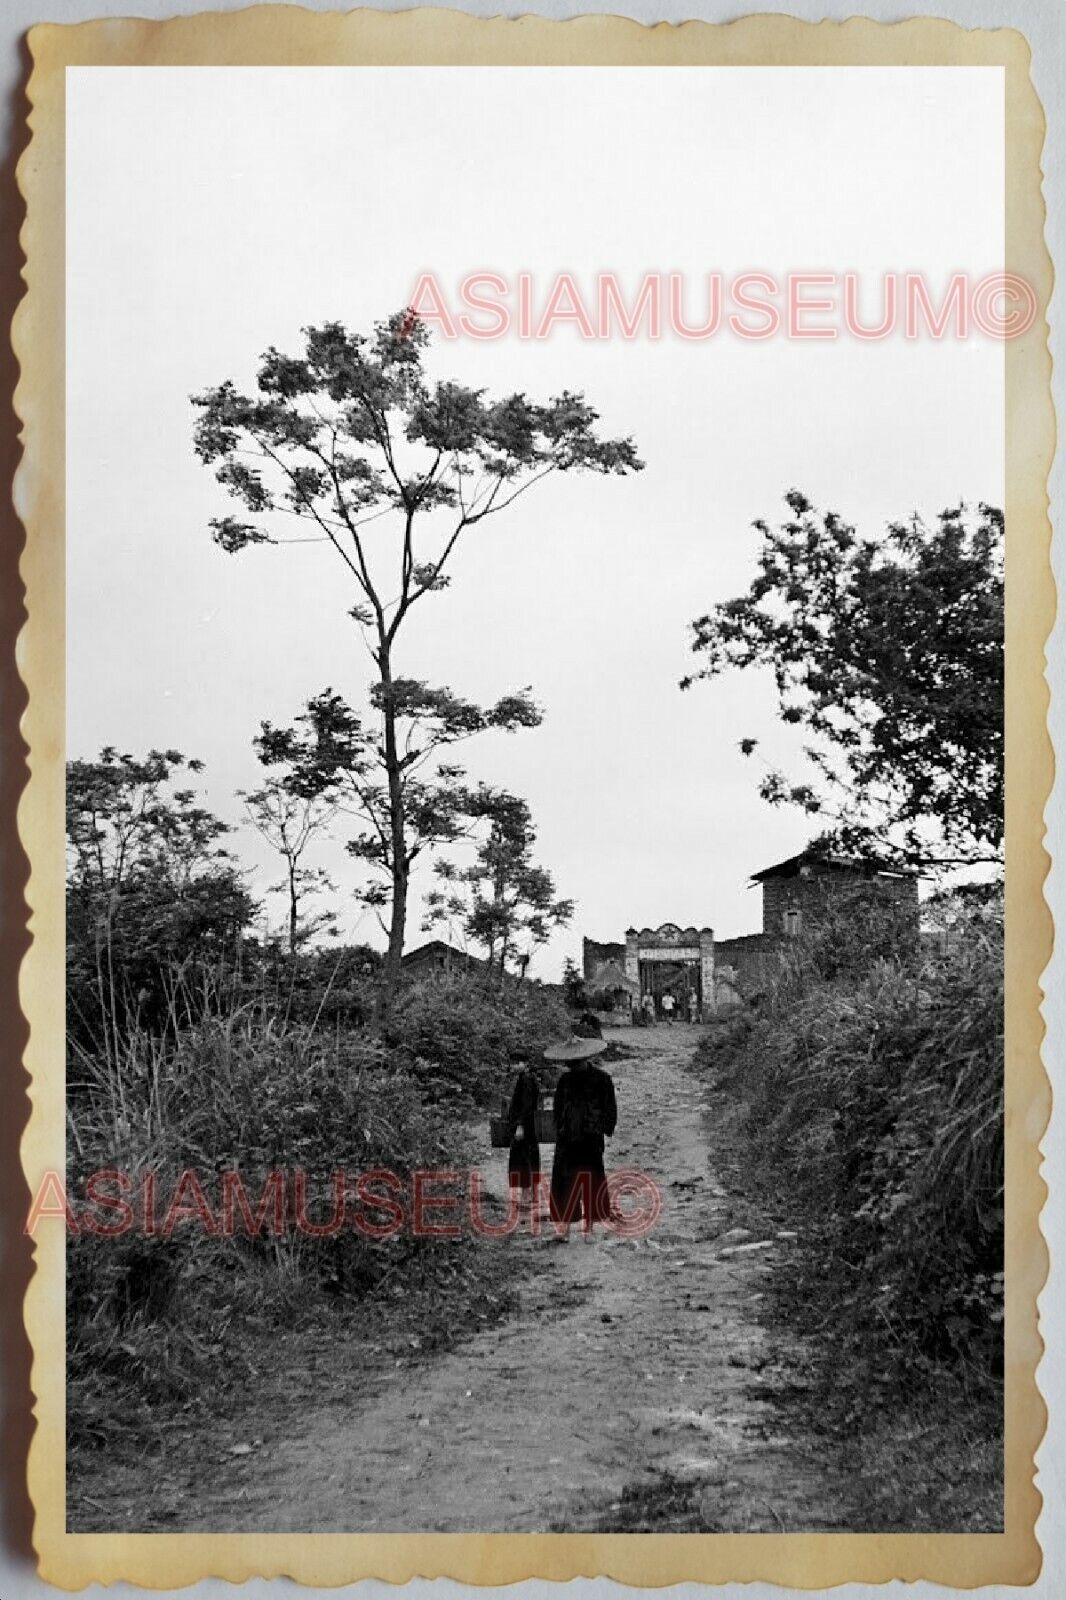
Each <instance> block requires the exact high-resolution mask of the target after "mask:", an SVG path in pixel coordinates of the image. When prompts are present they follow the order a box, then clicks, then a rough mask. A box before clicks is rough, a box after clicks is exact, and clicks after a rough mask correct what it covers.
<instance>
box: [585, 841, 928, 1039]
mask: <svg viewBox="0 0 1066 1600" xmlns="http://www.w3.org/2000/svg"><path fill="white" fill-rule="evenodd" d="M751 882H752V883H753V884H757V885H758V886H759V889H760V892H761V896H762V919H761V920H762V926H761V928H760V930H759V932H758V933H748V934H742V935H741V936H740V937H739V938H735V939H717V940H716V939H715V936H714V932H713V930H712V929H711V928H709V927H703V928H695V927H686V928H682V927H680V926H678V924H676V923H672V922H665V923H662V924H661V925H660V926H659V927H657V928H650V927H646V928H628V929H627V930H626V936H625V941H624V943H623V942H621V941H619V942H616V943H601V942H599V941H597V940H594V939H586V940H585V941H584V977H585V984H586V987H587V988H588V989H590V990H597V989H608V990H610V989H611V987H612V985H615V986H619V993H620V994H621V989H620V985H619V976H620V975H621V977H622V979H623V980H624V983H625V991H624V992H625V993H626V994H627V995H628V1000H627V1001H626V1002H625V1003H626V1004H637V1003H639V1001H640V999H642V998H643V996H644V995H646V994H651V995H652V996H653V997H654V998H655V1001H656V1005H657V1006H658V1005H659V1004H661V1000H662V997H663V995H664V994H666V993H670V994H672V995H673V996H674V998H675V1000H676V1001H677V1002H678V1004H679V1006H680V1007H681V1008H682V1010H681V1014H682V1015H687V1007H688V999H689V996H690V994H692V993H695V995H696V1000H697V1006H698V1010H699V1015H700V1016H702V1017H704V1018H709V1017H713V1016H718V1015H721V1014H722V1013H723V1012H727V1011H729V1010H732V1009H734V1008H735V1007H737V1006H739V1005H743V1004H744V1002H745V1001H746V1000H747V999H749V998H750V997H751V996H752V995H754V994H757V993H758V992H759V991H760V990H762V989H764V988H765V987H766V985H767V984H768V983H769V982H770V980H771V979H772V977H773V975H774V973H775V972H776V971H777V970H778V968H779V967H780V965H781V961H782V959H783V957H784V955H785V953H786V952H787V950H788V948H789V946H790V943H791V941H793V940H796V939H802V938H803V937H804V936H805V935H806V934H809V933H811V932H812V931H814V930H815V929H816V928H817V927H818V925H819V923H821V922H823V921H824V919H825V918H826V917H827V916H829V915H831V914H832V913H833V911H834V910H836V909H839V908H840V907H841V906H853V905H854V904H855V903H856V900H858V901H859V902H860V903H862V902H866V903H872V904H876V905H881V906H884V907H885V908H886V910H889V909H890V910H891V911H892V913H893V914H894V915H895V916H896V917H902V919H903V921H904V925H905V926H907V925H910V924H913V936H914V940H915V943H917V941H918V938H919V932H918V876H917V874H916V873H913V872H906V871H903V870H901V869H899V868H897V867H895V866H892V865H890V864H889V863H886V862H884V861H879V860H877V859H875V858H873V857H853V856H842V855H834V854H831V853H828V852H826V851H824V850H821V849H818V848H815V847H809V848H808V849H806V850H803V851H801V852H800V853H799V854H798V855H795V856H790V857H789V858H788V859H787V860H785V861H778V862H775V863H774V864H773V865H772V866H769V867H763V868H762V869H761V870H760V871H759V872H755V873H753V874H752V878H751Z"/></svg>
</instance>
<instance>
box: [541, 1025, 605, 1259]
mask: <svg viewBox="0 0 1066 1600" xmlns="http://www.w3.org/2000/svg"><path fill="white" fill-rule="evenodd" d="M606 1048H607V1046H606V1045H605V1044H604V1042H603V1040H602V1039H579V1038H573V1039H570V1040H568V1041H567V1043H566V1044H559V1045H553V1046H552V1047H551V1048H550V1049H548V1050H545V1052H544V1057H545V1060H547V1061H558V1062H561V1063H562V1065H563V1069H564V1070H563V1074H562V1076H561V1077H560V1079H559V1082H558V1083H557V1085H556V1088H555V1102H554V1112H555V1159H554V1161H553V1163H552V1177H551V1195H550V1202H551V1218H552V1221H553V1222H555V1223H557V1224H559V1225H560V1226H561V1229H562V1231H561V1232H560V1233H559V1234H558V1235H557V1237H558V1238H560V1239H566V1238H568V1237H569V1232H570V1223H571V1222H573V1221H576V1220H577V1219H578V1218H579V1217H581V1218H582V1219H583V1221H584V1225H585V1231H586V1233H590V1232H591V1231H592V1226H593V1223H594V1222H607V1221H609V1220H610V1214H611V1204H610V1195H609V1193H608V1190H607V1175H606V1173H605V1172H604V1167H603V1149H604V1140H605V1139H609V1138H610V1137H611V1135H612V1134H613V1133H614V1130H615V1127H616V1125H617V1122H618V1106H617V1103H616V1101H615V1094H614V1083H613V1081H612V1079H611V1075H610V1073H608V1072H604V1071H603V1069H602V1067H596V1066H593V1064H592V1062H593V1057H594V1056H598V1055H602V1054H603V1052H604V1051H605V1050H606Z"/></svg>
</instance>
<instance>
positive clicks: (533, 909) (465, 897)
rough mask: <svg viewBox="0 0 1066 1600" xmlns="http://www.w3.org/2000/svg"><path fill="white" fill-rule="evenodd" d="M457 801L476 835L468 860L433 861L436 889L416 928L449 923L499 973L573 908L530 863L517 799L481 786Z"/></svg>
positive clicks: (532, 837) (528, 827) (528, 833)
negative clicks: (462, 863)
mask: <svg viewBox="0 0 1066 1600" xmlns="http://www.w3.org/2000/svg"><path fill="white" fill-rule="evenodd" d="M457 804H458V805H459V808H460V811H461V813H462V815H463V816H464V818H466V819H468V821H469V825H470V830H471V831H472V832H473V833H474V835H475V836H476V837H477V838H478V843H477V848H476V850H475V853H474V859H473V861H472V862H470V864H469V865H468V866H466V867H459V866H457V865H456V864H455V863H454V862H452V861H449V860H447V859H440V860H438V861H437V862H436V863H435V867H434V871H435V872H436V876H437V880H438V883H439V885H440V887H439V888H436V889H434V890H432V891H431V893H430V894H428V895H427V896H426V917H425V922H424V924H423V926H424V927H425V928H426V929H427V930H428V929H430V928H432V927H434V926H436V925H437V924H438V923H440V922H450V923H452V924H454V925H456V926H457V927H458V928H459V929H460V930H461V932H462V934H463V935H464V937H465V938H467V939H469V940H470V941H471V942H472V943H473V944H474V945H476V946H478V947H479V948H480V949H482V950H484V951H486V953H487V955H488V958H489V962H490V964H491V965H493V966H495V967H497V968H498V969H499V971H500V972H501V973H502V972H504V971H505V970H506V964H507V961H508V959H512V960H517V961H518V962H520V963H525V962H528V960H529V957H530V955H531V954H532V952H533V951H534V950H535V949H536V948H537V946H538V945H542V944H544V943H546V941H547V940H548V939H549V938H550V937H551V934H552V931H553V930H554V929H556V928H562V927H565V926H566V924H567V923H568V922H569V921H570V919H571V917H572V916H573V914H574V903H573V901H572V900H563V899H560V898H559V897H558V896H557V895H556V892H555V884H554V882H553V880H552V876H551V874H550V873H549V872H547V871H546V870H545V869H544V868H543V867H540V866H538V865H537V864H536V863H535V862H534V860H533V846H534V844H535V843H536V837H537V836H536V830H535V829H534V827H533V819H532V817H531V815H530V810H529V806H528V805H527V804H526V802H525V801H524V800H521V799H519V797H518V796H517V795H513V794H508V793H507V792H506V790H503V789H496V788H493V787H491V786H490V785H488V784H484V783H482V784H479V785H478V786H477V788H476V789H473V790H469V791H466V792H465V793H463V794H461V795H459V796H458V797H457Z"/></svg>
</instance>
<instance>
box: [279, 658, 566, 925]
mask: <svg viewBox="0 0 1066 1600" xmlns="http://www.w3.org/2000/svg"><path fill="white" fill-rule="evenodd" d="M387 692H388V695H389V699H390V703H391V706H392V710H393V716H394V719H395V728H396V743H397V749H398V751H399V758H398V762H399V785H400V798H401V801H402V804H403V809H404V819H405V826H404V830H403V856H402V859H401V861H400V862H399V867H400V870H401V872H402V875H403V877H404V879H405V881H406V879H407V878H408V877H409V876H410V872H411V868H412V866H413V865H414V863H415V862H416V861H417V860H418V858H419V857H420V856H422V855H423V854H424V853H425V852H426V851H427V850H429V849H432V848H436V847H438V846H441V845H444V844H448V843H451V842H452V841H454V840H455V839H457V838H459V837H460V835H461V834H462V833H463V831H464V829H465V828H466V826H467V822H468V815H469V796H468V791H467V789H466V787H465V783H464V779H465V773H464V771H463V768H462V767H460V766H458V765H457V764H456V763H455V762H454V761H446V760H443V759H441V756H442V752H445V751H448V750H450V749H451V748H453V747H454V746H455V745H458V744H460V743H462V742H463V741H464V740H466V739H470V738H473V737H474V735H475V734H478V733H483V732H485V731H487V730H488V729H496V730H497V731H501V732H514V731H515V730H516V729H518V728H532V727H536V726H537V724H538V723H539V721H540V711H539V710H538V708H537V706H536V705H535V704H534V703H533V700H532V698H531V696H530V693H529V691H528V690H527V689H522V690H518V691H517V692H515V693H512V694H508V695H505V696H503V698H502V699H500V700H498V701H497V702H496V704H495V705H493V706H489V707H487V708H486V707H481V706H477V705H475V704H474V703H473V702H472V701H469V700H464V699H462V698H460V697H459V696H458V695H455V694H453V693H452V691H451V690H450V689H431V688H429V687H428V686H427V685H426V684H424V683H421V682H419V681H418V680H416V679H411V678H398V679H395V680H394V681H393V683H392V684H391V685H390V687H389V689H388V691H387ZM385 693H386V691H385V690H383V689H382V687H381V685H380V684H375V685H374V686H373V688H372V689H371V693H370V702H371V708H372V710H376V709H377V708H378V707H379V706H380V704H381V701H382V698H383V695H384V694H385ZM255 745H256V750H257V752H258V755H259V759H260V760H261V761H262V762H263V763H264V765H265V766H268V767H274V766H277V767H280V768H281V776H280V778H279V782H280V784H281V786H282V787H283V788H284V789H285V790H286V791H287V792H288V793H289V794H290V795H291V796H292V798H293V799H294V800H295V801H296V802H298V803H313V804H319V805H322V804H326V805H328V806H330V807H331V808H333V809H334V810H336V811H337V812H340V813H341V814H342V815H346V816H348V817H351V818H353V819H354V820H355V821H356V822H357V823H359V824H360V831H359V832H358V833H357V834H355V835H354V837H352V838H351V839H350V840H349V841H348V844H347V849H348V851H349V854H351V855H352V856H354V857H355V858H356V860H358V861H360V862H361V863H362V864H363V865H364V866H365V867H367V868H368V870H369V877H368V879H367V881H366V882H365V883H364V884H362V886H361V887H360V889H359V890H358V891H357V892H358V895H359V898H360V899H361V900H362V902H363V903H364V904H365V905H369V906H373V907H381V906H384V905H386V904H387V903H388V900H389V894H390V890H391V886H392V884H393V882H394V880H395V876H396V866H397V862H396V859H395V856H394V835H393V830H392V826H391V823H392V813H391V805H390V790H389V782H388V776H389V758H388V752H387V750H386V748H385V744H384V741H383V739H382V735H381V726H380V722H379V720H378V718H377V717H372V718H371V719H370V720H369V721H367V720H365V719H364V718H362V717H360V716H359V715H358V714H357V713H356V712H355V711H353V710H352V708H351V707H350V706H349V705H348V704H347V702H346V701H345V700H343V699H342V698H341V696H340V695H338V694H336V693H335V692H334V691H333V690H332V689H325V690H323V692H322V693H321V694H319V695H316V696H314V697H313V698H312V699H311V700H309V701H308V702H307V706H306V708H305V709H304V710H303V711H302V712H301V713H300V715H299V716H298V717H297V718H296V719H295V721H294V723H293V724H292V726H291V727H288V728H275V727H273V726H272V725H271V724H270V723H269V722H265V723H263V724H262V728H261V731H260V734H259V736H258V738H257V739H256V741H255Z"/></svg>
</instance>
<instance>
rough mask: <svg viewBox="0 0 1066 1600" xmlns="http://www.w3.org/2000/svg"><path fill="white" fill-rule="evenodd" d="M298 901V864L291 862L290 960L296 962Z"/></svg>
mask: <svg viewBox="0 0 1066 1600" xmlns="http://www.w3.org/2000/svg"><path fill="white" fill-rule="evenodd" d="M298 904H299V902H298V899H297V894H296V863H295V862H294V861H290V862H289V958H290V960H291V961H292V962H293V964H294V965H295V962H296V929H297V909H298Z"/></svg>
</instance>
